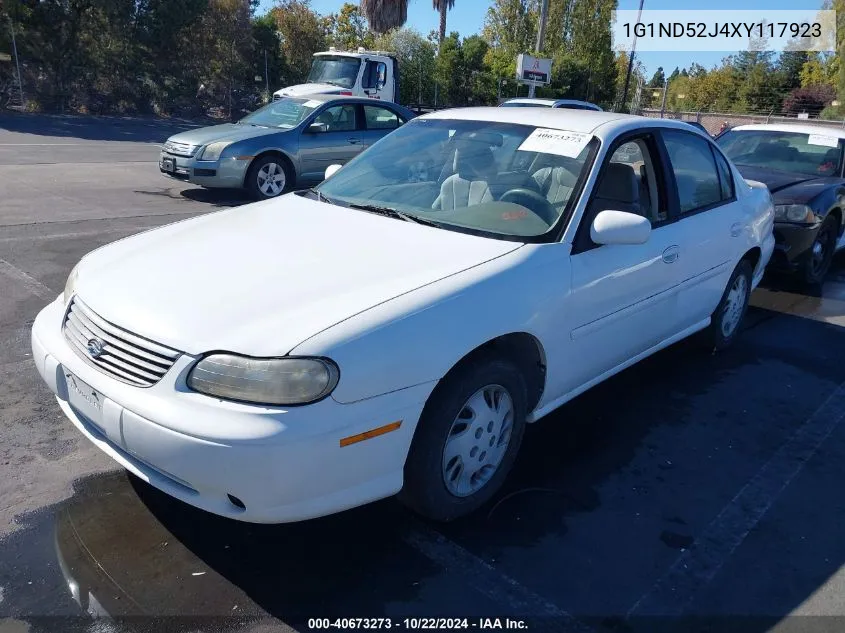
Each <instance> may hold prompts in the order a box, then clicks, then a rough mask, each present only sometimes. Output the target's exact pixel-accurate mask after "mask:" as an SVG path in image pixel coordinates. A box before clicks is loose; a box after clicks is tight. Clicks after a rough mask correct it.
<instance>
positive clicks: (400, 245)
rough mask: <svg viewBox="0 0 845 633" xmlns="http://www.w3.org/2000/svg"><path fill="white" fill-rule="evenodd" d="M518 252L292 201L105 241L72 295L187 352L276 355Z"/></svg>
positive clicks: (508, 245) (504, 244)
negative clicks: (359, 315) (413, 293)
mask: <svg viewBox="0 0 845 633" xmlns="http://www.w3.org/2000/svg"><path fill="white" fill-rule="evenodd" d="M520 246H521V244H520V243H517V242H509V241H504V240H496V239H491V238H484V237H478V236H472V235H467V234H463V233H456V232H451V231H447V230H444V229H438V228H434V227H428V226H424V225H420V224H414V223H411V222H404V221H401V220H394V219H391V218H388V217H384V216H378V215H375V214H372V213H367V212H365V211H358V210H354V209H347V208H343V207H338V206H334V205H330V204H327V203H324V202H317V201H315V200H310V199H307V198H303V197H302V196H299V195H296V194H288V195H286V196H282V197H281V198H277V199H274V200H268V201H265V202H258V203H255V204H250V205H246V206H243V207H238V208H234V209H228V210H225V211H218V212H215V213H210V214H208V215H205V216H202V217H199V218H193V219H190V220H185V221H182V222H177V223H175V224H171V225H168V226H165V227H161V228H158V229H153V230H150V231H146V232H144V233H141V234H138V235H135V236H132V237H128V238H125V239H123V240H119V241H118V242H115V243H113V244H109V245H107V246H104V247H102V248H100V249H98V250H96V251H94V252H92V253H90V254H89V255H87V256H86V257H85V258H84V259H83V260H82V262H81V264H80V266H79V269H78V273H79V276H78V281H77V285H76V291H77V293H78V294H79V296H80V297H81V298H82V299H83V300H84V301H85V303H86V304H88V306H89V307H90V308H92V309H93V310H94V311H95V312H97V313H98V314H99V315H100V316H101V317H103V318H104V319H106V320H107V321H110V322H112V323H114V324H115V325H118V326H120V327H123V328H125V329H128V330H130V331H132V332H134V333H136V334H140V335H142V336H145V337H147V338H149V339H152V340H154V341H158V342H160V343H163V344H165V345H168V346H170V347H173V348H175V349H178V350H181V351H183V352H187V353H190V354H200V353H203V352H208V351H211V350H227V351H232V352H238V353H241V354H248V355H253V356H274V355H283V354H286V353H288V352H289V351H290V350H291V349H293V348H294V347H296V346H297V345H298V344H300V343H301V342H303V341H304V340H306V339H307V338H309V337H311V336H313V335H314V334H316V333H318V332H320V331H322V330H324V329H326V328H328V327H331V326H332V325H334V324H336V323H338V322H340V321H342V320H344V319H347V318H349V317H351V316H353V315H355V314H357V313H359V312H362V311H364V310H367V309H369V308H371V307H373V306H375V305H377V304H379V303H382V302H384V301H388V300H389V299H392V298H394V297H396V296H398V295H401V294H403V293H407V292H410V291H412V290H414V289H416V288H419V287H421V286H424V285H426V284H430V283H432V282H435V281H437V280H439V279H442V278H444V277H447V276H449V275H452V274H455V273H457V272H460V271H462V270H465V269H467V268H471V267H473V266H477V265H479V264H481V263H483V262H485V261H489V260H491V259H493V258H496V257H499V256H501V255H504V254H505V253H508V252H510V251H513V250H516V249H517V248H519V247H520Z"/></svg>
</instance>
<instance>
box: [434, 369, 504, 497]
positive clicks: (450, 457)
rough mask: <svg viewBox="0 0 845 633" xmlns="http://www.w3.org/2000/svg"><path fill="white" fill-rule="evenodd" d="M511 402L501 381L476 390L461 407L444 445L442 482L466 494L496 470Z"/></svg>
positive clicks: (458, 495)
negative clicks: (498, 383)
mask: <svg viewBox="0 0 845 633" xmlns="http://www.w3.org/2000/svg"><path fill="white" fill-rule="evenodd" d="M513 423H514V405H513V400H512V399H511V396H510V393H508V391H507V389H505V388H504V387H502V386H501V385H487V386H486V387H482V388H481V389H479V390H478V391H476V392H475V393H474V394H473V395H472V396H470V398H469V399H468V400H467V401H466V402H465V403H464V406H463V407H461V410H460V412H459V413H458V415H457V417H456V418H455V420H454V421H453V422H452V426H451V428H450V429H449V434H448V436H447V438H446V445H445V446H444V447H443V482H444V483H445V484H446V489H447V490H448V491H449V492H450V493H451V494H453V495H455V496H456V497H468V496H470V495H472V494H474V493H476V492H478V491H479V490H481V488H483V487H484V486H485V484H487V482H488V481H490V479H491V478H492V477H493V475H495V474H496V471H497V470H498V468H499V465H500V464H501V463H502V458H503V457H504V456H505V452H506V451H507V448H508V444H509V443H510V440H511V431H512V430H513Z"/></svg>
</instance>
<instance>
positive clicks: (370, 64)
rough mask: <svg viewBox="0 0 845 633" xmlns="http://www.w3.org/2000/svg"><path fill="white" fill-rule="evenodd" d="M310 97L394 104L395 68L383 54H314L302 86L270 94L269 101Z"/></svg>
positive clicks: (396, 89) (388, 55) (396, 92)
mask: <svg viewBox="0 0 845 633" xmlns="http://www.w3.org/2000/svg"><path fill="white" fill-rule="evenodd" d="M312 94H341V95H354V96H357V97H369V98H370V99H379V100H381V101H396V99H397V98H398V97H399V65H398V62H397V60H396V57H395V56H394V55H393V54H391V53H386V52H384V51H367V50H365V49H363V48H359V49H358V50H357V51H355V52H350V51H338V50H336V49H335V48H334V47H332V48H330V49H329V50H328V51H325V52H320V53H314V60H313V62H312V63H311V71H310V72H309V73H308V79H307V80H306V83H304V84H298V85H296V86H288V87H287V88H282V89H281V90H277V91H276V92H275V93H273V99H274V100H275V99H280V98H282V97H304V96H307V95H312Z"/></svg>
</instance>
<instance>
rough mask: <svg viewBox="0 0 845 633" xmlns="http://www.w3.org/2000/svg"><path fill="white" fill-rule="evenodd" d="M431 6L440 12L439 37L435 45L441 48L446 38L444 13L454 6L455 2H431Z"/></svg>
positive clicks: (447, 0) (434, 0) (443, 0)
mask: <svg viewBox="0 0 845 633" xmlns="http://www.w3.org/2000/svg"><path fill="white" fill-rule="evenodd" d="M432 4H433V6H434V10H435V11H439V12H440V36H439V38H438V39H437V44H438V46H442V45H443V40H444V38H445V37H446V13H447V12H448V11H449V10H450V9H452V8H453V7H454V6H455V0H432Z"/></svg>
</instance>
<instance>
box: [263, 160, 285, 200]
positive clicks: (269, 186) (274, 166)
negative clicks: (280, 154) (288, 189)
mask: <svg viewBox="0 0 845 633" xmlns="http://www.w3.org/2000/svg"><path fill="white" fill-rule="evenodd" d="M257 179H258V190H259V191H260V192H261V193H262V194H263V195H264V196H266V197H268V198H273V197H275V196H278V195H279V194H280V193H282V191H284V189H285V183H286V181H287V177H286V176H285V170H284V169H283V168H282V166H281V165H279V164H278V163H267V164H266V165H262V166H261V169H259V170H258V174H257Z"/></svg>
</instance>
